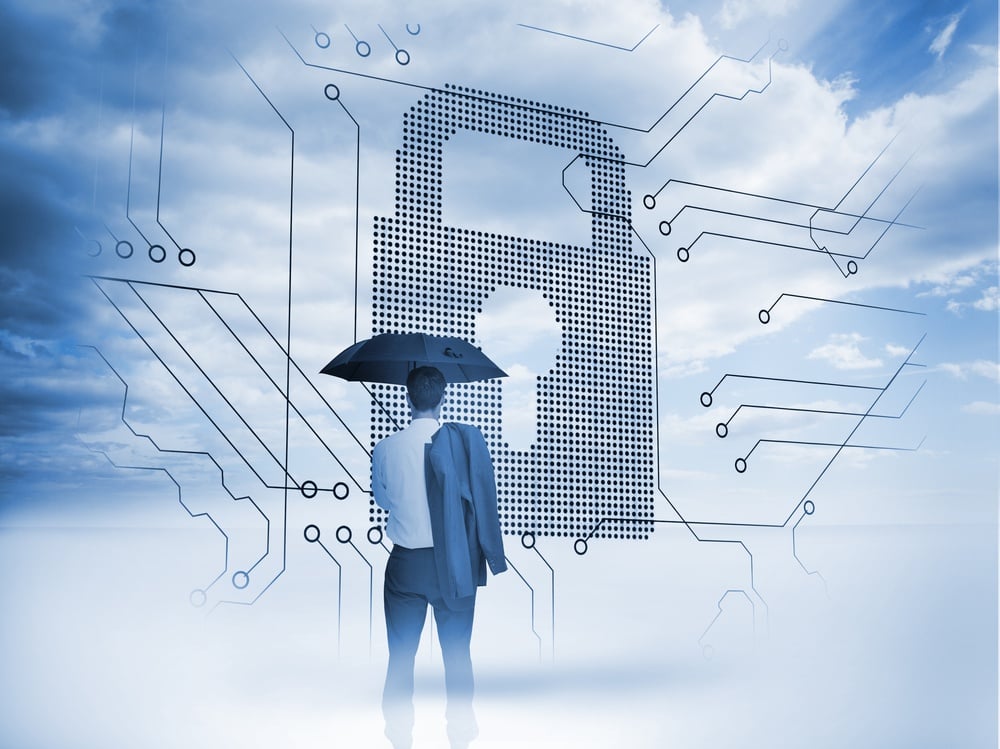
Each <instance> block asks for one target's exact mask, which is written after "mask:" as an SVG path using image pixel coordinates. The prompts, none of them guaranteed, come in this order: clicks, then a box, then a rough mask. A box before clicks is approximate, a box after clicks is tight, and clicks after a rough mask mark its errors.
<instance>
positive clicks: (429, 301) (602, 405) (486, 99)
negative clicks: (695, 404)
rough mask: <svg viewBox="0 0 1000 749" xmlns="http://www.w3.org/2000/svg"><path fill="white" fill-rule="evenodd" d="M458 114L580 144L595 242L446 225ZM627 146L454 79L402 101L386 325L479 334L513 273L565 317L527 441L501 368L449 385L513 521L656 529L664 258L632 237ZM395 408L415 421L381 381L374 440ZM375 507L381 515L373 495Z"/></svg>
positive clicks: (379, 241) (536, 528)
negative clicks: (507, 428) (658, 289)
mask: <svg viewBox="0 0 1000 749" xmlns="http://www.w3.org/2000/svg"><path fill="white" fill-rule="evenodd" d="M459 129H465V130H469V131H473V132H475V133H481V134H482V137H483V138H490V137H500V138H514V139H518V140H524V141H528V142H532V143H538V144H544V145H547V146H551V147H553V148H562V149H566V150H567V152H568V155H569V156H570V158H572V156H574V155H577V154H582V158H583V159H584V162H585V164H586V165H587V167H588V168H589V169H590V170H591V180H592V202H591V208H590V209H589V211H581V213H580V220H581V221H584V220H589V221H591V222H592V227H593V242H592V246H590V247H578V246H571V245H565V244H558V243H553V242H548V241H539V240H535V239H531V238H523V237H517V236H508V235H504V234H495V233H487V232H483V231H477V230H476V229H475V227H456V226H445V225H443V219H442V185H443V183H444V180H445V175H444V174H443V153H444V149H445V148H447V146H448V140H449V138H450V137H451V136H452V135H454V134H455V133H457V132H458V131H459ZM570 158H568V159H567V163H568V162H569V160H570ZM623 162H624V159H623V156H622V154H621V152H620V151H619V149H618V147H617V146H616V145H615V144H614V143H613V142H612V140H611V138H610V137H609V135H608V134H607V132H606V131H605V130H604V129H603V128H601V127H600V125H599V124H597V123H595V122H593V121H592V120H590V119H589V117H588V115H587V113H585V112H578V111H576V110H571V109H566V108H563V107H556V106H549V105H545V104H541V103H538V102H534V101H526V100H522V99H518V98H514V97H510V96H504V95H498V94H492V93H489V92H484V91H479V90H474V89H469V88H463V87H459V86H450V85H449V86H446V87H445V89H444V90H441V91H433V92H430V93H427V94H426V95H425V96H424V97H423V98H422V99H421V100H420V101H419V102H418V103H417V104H416V105H415V106H413V107H411V108H410V111H409V112H408V113H406V114H404V117H403V144H402V148H400V149H399V150H398V151H397V152H396V210H395V215H394V216H393V217H392V218H380V217H376V218H375V222H374V261H373V262H374V268H373V271H374V272H373V316H372V320H373V328H374V330H373V333H374V334H379V333H384V332H416V331H423V332H427V333H432V334H436V335H455V336H461V337H464V338H467V339H469V340H471V341H473V342H476V343H477V344H478V339H477V335H476V327H475V322H476V319H477V316H478V314H479V313H481V312H482V309H483V303H484V302H485V300H486V299H488V298H489V296H490V295H491V294H492V293H494V292H495V291H496V290H497V289H498V288H501V287H505V286H506V287H514V288H524V289H530V290H535V291H538V292H541V294H542V295H543V296H544V298H545V299H547V300H548V302H549V303H550V304H551V305H552V307H553V308H554V311H555V313H556V320H557V321H558V323H559V324H560V326H561V327H562V347H561V350H560V352H559V354H558V355H557V357H556V363H555V365H554V367H553V368H552V369H551V370H550V371H549V373H548V374H545V375H540V376H539V377H538V378H537V379H538V387H537V408H538V412H537V413H538V420H537V433H536V435H535V440H534V443H533V444H532V447H531V449H530V450H528V451H515V450H511V449H510V448H509V447H508V446H507V445H506V443H504V442H503V440H502V436H501V431H500V426H501V422H500V414H501V411H502V408H503V384H502V380H491V381H487V382H477V383H462V384H451V385H449V388H448V399H447V401H446V408H445V413H444V414H443V418H444V419H446V420H453V421H461V422H466V423H470V424H475V425H477V426H478V427H479V428H480V429H481V430H482V432H483V434H484V435H485V437H486V440H487V443H488V444H489V446H490V451H491V453H492V455H493V461H494V466H495V469H496V474H497V490H498V499H499V506H500V520H501V524H502V527H503V529H504V532H505V533H508V534H523V533H531V534H535V535H538V536H553V537H566V538H580V537H591V536H593V537H598V538H609V539H644V538H647V537H648V536H649V534H650V533H652V531H653V523H652V518H653V499H654V490H655V470H656V468H655V466H656V459H655V442H654V419H655V412H654V411H655V404H654V397H655V391H654V388H655V381H654V361H653V356H654V341H653V334H654V333H653V308H652V305H653V268H652V259H651V258H650V257H649V256H648V255H645V254H638V253H635V252H633V249H632V235H631V229H630V225H631V224H630V218H631V195H630V193H629V191H628V190H627V189H626V183H625V167H624V163H623ZM484 179H488V175H484ZM568 199H569V197H568V196H567V200H568ZM487 353H489V352H487ZM386 411H388V412H389V413H390V414H392V416H393V417H394V418H395V419H396V421H398V422H399V423H400V424H405V423H406V422H407V419H408V412H407V407H406V398H405V388H403V387H400V386H396V385H376V386H374V390H373V403H372V412H371V413H372V444H373V445H374V443H375V442H377V441H378V440H380V439H382V438H383V437H384V436H386V435H387V434H389V433H391V432H392V431H394V430H395V429H396V427H395V425H394V424H393V423H392V420H391V419H390V418H388V416H387V415H386V413H385V412H386ZM371 520H372V522H373V523H376V524H381V523H382V522H383V521H384V515H383V512H382V510H381V509H380V508H378V507H376V506H375V505H374V503H372V508H371Z"/></svg>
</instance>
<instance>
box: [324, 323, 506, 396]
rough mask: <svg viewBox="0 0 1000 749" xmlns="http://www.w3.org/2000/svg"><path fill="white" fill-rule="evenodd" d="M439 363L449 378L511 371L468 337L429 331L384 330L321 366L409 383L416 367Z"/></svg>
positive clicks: (348, 375) (356, 376)
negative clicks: (505, 369) (392, 331)
mask: <svg viewBox="0 0 1000 749" xmlns="http://www.w3.org/2000/svg"><path fill="white" fill-rule="evenodd" d="M425 366H429V367H436V368H437V369H439V370H441V374H443V375H444V378H445V380H446V381H448V382H474V381H477V380H490V379H493V378H494V377H506V376H507V373H506V372H504V371H503V370H502V369H500V367H498V366H497V365H496V364H494V363H493V362H492V361H490V359H489V357H487V356H486V354H484V353H483V352H482V351H480V350H479V349H478V348H476V347H475V346H473V345H472V344H471V343H469V342H468V341H466V340H464V339H462V338H456V337H454V336H436V335H430V334H428V333H382V334H380V335H377V336H374V337H372V338H369V339H367V340H364V341H359V342H358V343H355V344H353V345H352V346H348V347H347V348H346V349H344V350H343V351H341V352H340V353H339V354H337V355H336V356H335V357H334V358H333V359H332V360H331V361H330V363H329V364H327V365H326V366H325V367H323V369H321V370H320V372H321V373H322V374H328V375H333V376H334V377H340V378H341V379H343V380H351V381H355V382H383V383H389V384H394V385H405V384H406V376H407V375H408V374H409V373H410V370H412V369H415V368H416V367H425Z"/></svg>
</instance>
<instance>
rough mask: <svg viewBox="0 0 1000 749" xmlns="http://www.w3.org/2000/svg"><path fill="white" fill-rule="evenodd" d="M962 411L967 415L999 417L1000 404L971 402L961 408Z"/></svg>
mask: <svg viewBox="0 0 1000 749" xmlns="http://www.w3.org/2000/svg"><path fill="white" fill-rule="evenodd" d="M962 411H963V412H965V413H967V414H976V415H982V416H1000V403H996V402H991V401H973V402H972V403H966V404H965V405H964V406H962Z"/></svg>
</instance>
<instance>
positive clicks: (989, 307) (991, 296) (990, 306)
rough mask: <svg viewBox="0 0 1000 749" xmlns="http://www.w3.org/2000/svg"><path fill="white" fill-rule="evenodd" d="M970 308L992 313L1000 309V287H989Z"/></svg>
mask: <svg viewBox="0 0 1000 749" xmlns="http://www.w3.org/2000/svg"><path fill="white" fill-rule="evenodd" d="M972 306H973V307H974V308H975V309H978V310H982V311H983V312H993V311H994V310H996V309H998V308H1000V287H998V286H990V287H989V288H988V289H986V291H984V292H983V295H982V296H981V297H980V298H979V299H978V300H977V301H975V302H973V303H972Z"/></svg>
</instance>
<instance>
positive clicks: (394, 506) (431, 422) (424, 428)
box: [372, 419, 440, 549]
mask: <svg viewBox="0 0 1000 749" xmlns="http://www.w3.org/2000/svg"><path fill="white" fill-rule="evenodd" d="M439 426H440V424H439V423H438V421H437V419H414V420H413V421H411V422H410V425H409V426H408V427H406V429H403V430H402V431H399V432H396V433H395V434H390V435H389V436H388V437H386V438H385V439H383V440H382V441H381V442H379V443H378V444H377V445H375V449H374V450H372V495H373V496H374V497H375V503H376V504H377V505H378V506H379V507H381V508H382V509H383V510H386V511H388V513H389V519H388V521H386V524H385V532H386V534H387V535H388V536H389V539H390V540H391V541H392V542H393V543H394V544H398V545H400V546H405V547H406V548H408V549H423V548H427V547H429V546H433V545H434V537H433V536H432V535H431V513H430V510H429V509H428V507H427V484H426V483H425V478H424V446H425V445H427V444H429V443H430V441H431V437H432V436H434V433H435V432H436V431H437V430H438V427H439Z"/></svg>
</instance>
